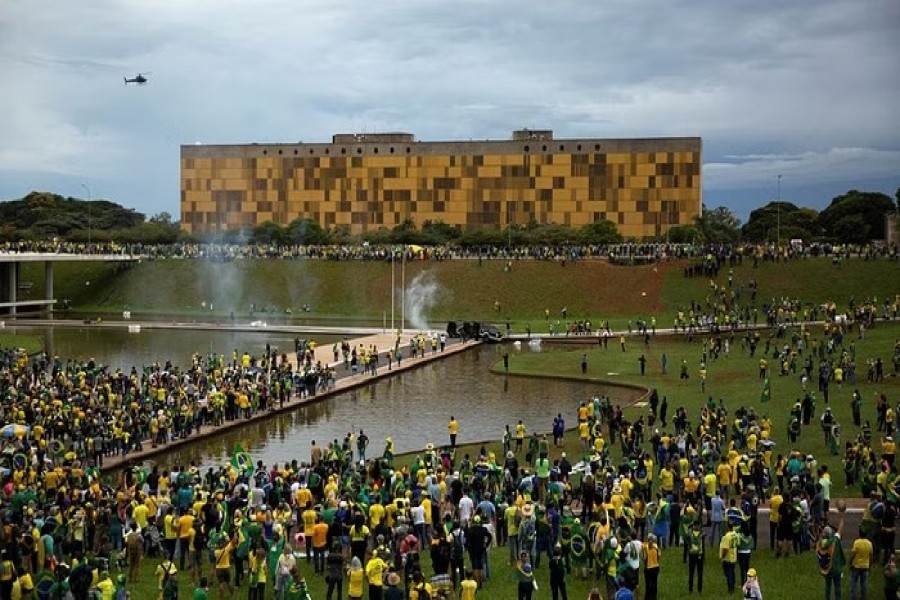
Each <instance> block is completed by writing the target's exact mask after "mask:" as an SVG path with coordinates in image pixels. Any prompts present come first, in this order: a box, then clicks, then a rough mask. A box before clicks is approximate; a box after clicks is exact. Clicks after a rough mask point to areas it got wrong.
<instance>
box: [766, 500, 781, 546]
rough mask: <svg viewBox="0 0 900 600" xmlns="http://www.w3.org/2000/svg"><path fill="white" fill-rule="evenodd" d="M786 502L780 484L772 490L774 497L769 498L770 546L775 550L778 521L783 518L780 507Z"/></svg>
mask: <svg viewBox="0 0 900 600" xmlns="http://www.w3.org/2000/svg"><path fill="white" fill-rule="evenodd" d="M783 503H784V498H783V497H782V495H781V489H780V488H779V487H778V486H775V488H774V489H773V490H772V497H771V498H769V548H771V549H772V550H775V541H776V539H777V537H776V536H777V533H778V523H779V522H780V520H781V515H780V514H778V509H779V508H781V505H782V504H783Z"/></svg>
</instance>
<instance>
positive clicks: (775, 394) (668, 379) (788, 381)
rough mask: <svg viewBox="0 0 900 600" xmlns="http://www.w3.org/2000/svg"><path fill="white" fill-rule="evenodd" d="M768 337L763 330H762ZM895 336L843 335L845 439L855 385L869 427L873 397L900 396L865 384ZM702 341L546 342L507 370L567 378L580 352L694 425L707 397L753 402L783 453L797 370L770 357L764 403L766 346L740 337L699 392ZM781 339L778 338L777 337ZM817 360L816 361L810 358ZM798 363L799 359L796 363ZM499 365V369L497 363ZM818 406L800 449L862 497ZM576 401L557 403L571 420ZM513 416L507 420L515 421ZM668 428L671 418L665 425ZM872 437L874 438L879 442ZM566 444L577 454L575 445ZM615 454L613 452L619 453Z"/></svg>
mask: <svg viewBox="0 0 900 600" xmlns="http://www.w3.org/2000/svg"><path fill="white" fill-rule="evenodd" d="M811 331H812V333H813V334H814V335H820V334H821V332H822V327H821V326H811ZM763 335H764V337H763V339H765V334H763ZM898 338H900V323H890V324H879V325H878V327H876V328H875V329H872V330H869V331H868V332H867V333H866V338H865V339H864V340H857V339H856V336H849V337H847V338H845V342H846V345H847V347H848V348H849V344H850V343H853V344H854V345H855V347H856V357H857V361H856V362H857V365H858V366H857V385H856V386H850V385H847V384H844V385H843V386H842V387H838V386H837V385H835V384H833V383H832V385H831V386H830V402H829V405H828V406H830V407H831V408H832V412H833V413H834V414H835V416H836V417H837V419H838V422H840V423H841V425H842V429H843V439H844V440H847V439H851V438H853V437H855V436H856V435H857V433H858V432H859V430H858V429H857V428H856V427H854V426H853V423H852V418H851V413H850V397H851V394H852V392H853V390H854V389H859V391H860V394H861V395H862V399H863V408H862V419H863V422H865V420H866V419H868V420H869V421H870V422H871V424H872V426H873V428H874V426H875V422H876V414H875V398H876V394H880V393H884V394H885V395H886V396H887V397H888V398H889V399H893V400H896V398H897V397H898V393H900V378H896V377H886V378H885V380H884V382H882V383H877V384H876V383H868V382H867V381H866V367H865V364H866V359H868V358H875V357H881V358H882V360H883V361H884V362H885V371H886V373H889V372H890V371H891V366H890V358H891V356H892V355H893V347H894V343H895V341H896V340H897V339H898ZM703 339H704V338H702V337H699V336H698V337H696V338H695V340H694V343H692V344H691V343H688V342H687V339H686V338H685V337H682V336H677V337H662V336H660V337H658V338H653V339H652V341H651V342H650V345H649V347H644V345H643V343H642V342H641V341H640V339H639V338H638V337H633V338H628V341H627V343H626V351H625V352H622V351H621V349H620V348H619V344H618V340H615V341H614V343H610V344H609V348H608V349H607V350H601V349H598V347H597V346H596V345H593V344H592V345H590V346H583V347H569V348H567V349H557V350H554V349H553V345H552V344H549V343H545V344H544V350H543V351H542V352H540V353H529V352H523V353H520V354H513V355H512V356H511V359H510V372H511V373H514V374H541V375H558V376H564V377H581V370H580V363H581V355H582V354H583V353H585V352H586V353H587V356H588V365H589V366H588V377H590V378H592V379H600V380H604V381H611V382H616V381H620V382H628V383H638V384H641V385H644V386H647V387H648V388H654V387H655V388H656V389H657V390H658V391H659V395H660V398H662V397H663V396H667V397H668V401H669V418H670V419H671V416H672V415H674V413H675V409H676V408H678V407H679V406H684V407H685V408H686V409H687V411H688V418H689V419H691V420H692V421H693V423H696V418H697V415H698V414H699V410H700V408H701V407H702V406H703V404H704V403H705V402H706V401H707V399H708V397H710V396H712V397H713V398H714V399H715V400H717V401H718V399H720V398H722V399H724V400H725V405H726V406H727V408H728V410H729V412H731V413H733V412H734V410H735V409H737V408H738V407H740V406H744V407H747V408H750V407H753V408H754V409H755V410H756V412H757V414H759V415H768V416H769V417H770V418H771V419H772V439H773V440H774V441H775V442H776V444H777V445H776V447H775V453H776V455H777V454H778V453H783V452H786V451H788V450H789V444H788V439H787V432H786V427H787V423H788V415H789V413H790V410H791V408H792V406H793V404H794V402H795V401H796V400H798V399H799V398H800V397H801V394H802V387H801V383H800V380H799V375H793V376H784V377H782V376H780V375H778V374H777V369H776V368H775V363H776V362H777V361H773V360H769V366H770V367H772V368H773V369H775V371H774V372H773V374H772V375H771V377H770V384H771V401H770V402H768V403H761V402H760V396H761V392H762V388H763V384H762V382H761V381H760V380H759V377H758V373H759V356H760V352H761V351H762V350H763V349H764V346H763V344H761V345H760V347H759V348H758V350H757V354H756V357H755V358H750V356H749V350H748V351H745V352H743V353H742V352H741V344H740V342H739V340H740V335H738V336H737V338H736V340H735V342H734V343H733V344H732V347H731V353H730V356H729V357H728V358H724V357H723V356H721V355H720V358H719V359H718V360H708V362H707V368H708V379H707V384H706V391H705V392H701V390H700V381H699V376H698V370H699V365H700V361H701V360H702V352H703ZM782 343H783V342H782ZM641 354H644V355H645V356H646V358H647V360H648V362H647V371H646V375H645V376H643V377H642V376H641V375H640V369H639V362H638V359H639V357H640V356H641ZM663 354H665V355H666V357H667V363H668V368H667V374H666V375H663V374H662V372H661V357H662V355H663ZM682 360H686V361H687V363H688V368H689V374H690V379H689V380H686V381H685V380H681V379H680V378H679V366H680V365H681V362H682ZM814 364H817V362H816V363H814ZM801 365H802V361H800V365H798V368H799V366H801ZM495 368H496V367H495ZM815 382H816V379H815V376H814V379H813V381H812V382H811V384H810V388H809V389H811V390H812V391H814V392H817V389H816V388H817V385H816V383H815ZM817 398H818V402H817V407H816V416H815V421H816V423H815V424H811V425H810V426H809V427H804V428H803V431H802V433H801V436H800V440H799V443H798V448H797V449H798V450H801V451H803V452H804V453H812V454H814V455H816V456H817V457H818V458H819V460H820V464H827V465H828V466H829V468H830V470H831V472H832V473H833V476H832V477H833V479H834V483H835V487H834V490H833V492H832V493H833V494H834V495H835V496H841V495H847V496H857V495H859V491H858V489H854V490H847V489H846V486H845V482H844V475H843V471H842V468H841V461H840V457H831V456H830V453H829V452H828V449H827V447H826V445H825V440H824V436H823V435H822V432H821V428H820V427H819V426H818V424H817V423H818V417H819V416H820V415H821V414H822V412H823V411H824V409H825V404H824V402H823V401H822V399H821V394H818V393H817ZM577 407H578V399H574V398H573V399H572V400H571V404H570V405H569V406H564V407H560V408H561V410H563V411H564V416H565V417H566V418H567V422H568V423H574V422H575V417H576V411H577ZM647 411H648V409H647V408H646V407H641V408H637V407H631V408H628V409H626V416H627V417H629V418H631V419H632V420H633V419H636V418H637V417H638V416H639V415H641V414H646V412H647ZM515 418H517V417H516V416H515V415H511V416H510V419H511V421H512V422H514V420H515ZM669 431H670V432H671V422H670V423H669ZM877 439H878V437H877V434H876V436H875V440H876V441H877ZM570 449H571V450H573V451H575V450H577V447H576V446H575V444H574V443H572V444H571V446H570ZM616 456H618V455H616Z"/></svg>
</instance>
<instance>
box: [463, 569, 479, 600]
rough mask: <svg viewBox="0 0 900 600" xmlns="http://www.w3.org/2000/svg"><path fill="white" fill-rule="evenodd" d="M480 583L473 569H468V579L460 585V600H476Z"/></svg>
mask: <svg viewBox="0 0 900 600" xmlns="http://www.w3.org/2000/svg"><path fill="white" fill-rule="evenodd" d="M476 593H478V583H477V582H476V581H475V576H474V574H473V573H472V570H471V569H466V577H465V579H463V580H462V581H461V582H460V584H459V600H475V594H476Z"/></svg>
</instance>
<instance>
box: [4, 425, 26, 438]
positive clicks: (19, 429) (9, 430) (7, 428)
mask: <svg viewBox="0 0 900 600" xmlns="http://www.w3.org/2000/svg"><path fill="white" fill-rule="evenodd" d="M30 432H31V428H30V427H28V426H26V425H19V424H18V423H10V424H9V425H4V426H3V428H2V429H0V437H4V438H6V439H12V438H13V437H25V436H26V435H28V434H29V433H30Z"/></svg>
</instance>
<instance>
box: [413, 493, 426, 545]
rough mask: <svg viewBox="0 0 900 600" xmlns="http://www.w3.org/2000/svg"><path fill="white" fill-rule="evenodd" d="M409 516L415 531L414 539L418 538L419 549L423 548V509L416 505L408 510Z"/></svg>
mask: <svg viewBox="0 0 900 600" xmlns="http://www.w3.org/2000/svg"><path fill="white" fill-rule="evenodd" d="M409 514H410V516H411V517H412V522H413V527H414V528H415V530H416V537H418V538H419V548H425V507H423V506H422V505H421V504H418V503H416V504H415V505H414V506H413V507H412V508H410V509H409Z"/></svg>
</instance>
